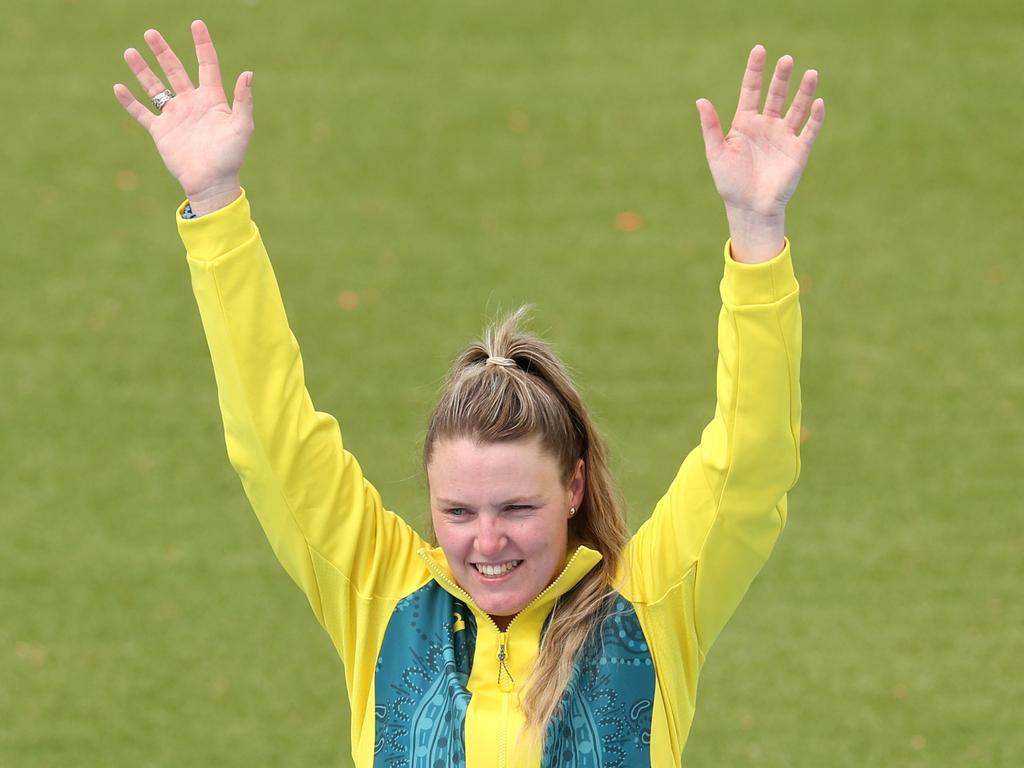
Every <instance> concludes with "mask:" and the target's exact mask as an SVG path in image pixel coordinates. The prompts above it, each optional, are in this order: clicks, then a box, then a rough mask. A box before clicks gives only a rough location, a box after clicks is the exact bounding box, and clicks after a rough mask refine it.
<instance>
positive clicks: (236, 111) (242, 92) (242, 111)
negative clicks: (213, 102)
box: [231, 72, 252, 124]
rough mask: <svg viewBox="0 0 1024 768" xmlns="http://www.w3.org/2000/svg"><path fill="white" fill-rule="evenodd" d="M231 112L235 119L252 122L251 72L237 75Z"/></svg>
mask: <svg viewBox="0 0 1024 768" xmlns="http://www.w3.org/2000/svg"><path fill="white" fill-rule="evenodd" d="M231 113H232V115H233V116H234V118H235V119H236V120H241V121H243V122H245V123H248V124H251V123H252V72H243V73H242V74H240V75H239V76H238V81H237V82H236V83H235V100H234V101H233V102H232V104H231Z"/></svg>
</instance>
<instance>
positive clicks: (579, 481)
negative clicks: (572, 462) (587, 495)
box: [569, 459, 587, 509]
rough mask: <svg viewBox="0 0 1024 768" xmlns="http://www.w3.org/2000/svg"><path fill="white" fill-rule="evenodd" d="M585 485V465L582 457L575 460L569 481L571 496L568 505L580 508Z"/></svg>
mask: <svg viewBox="0 0 1024 768" xmlns="http://www.w3.org/2000/svg"><path fill="white" fill-rule="evenodd" d="M586 487H587V465H586V462H584V461H583V459H577V460H576V469H575V470H573V475H572V480H571V481H570V482H569V491H570V492H571V497H570V500H569V506H572V507H576V509H579V508H580V504H582V503H583V491H584V490H585V489H586Z"/></svg>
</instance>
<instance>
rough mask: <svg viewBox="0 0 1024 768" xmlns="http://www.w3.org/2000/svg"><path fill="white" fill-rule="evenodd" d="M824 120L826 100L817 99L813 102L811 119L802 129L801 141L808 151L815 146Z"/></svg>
mask: <svg viewBox="0 0 1024 768" xmlns="http://www.w3.org/2000/svg"><path fill="white" fill-rule="evenodd" d="M824 122H825V100H824V99H815V100H814V103H813V104H811V119H810V120H808V121H807V125H805V126H804V129H803V130H802V131H800V141H801V143H803V145H804V147H805V149H806V151H808V152H810V151H811V147H813V146H814V140H815V139H816V138H818V131H820V130H821V125H822V123H824Z"/></svg>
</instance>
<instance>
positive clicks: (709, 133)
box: [697, 99, 725, 157]
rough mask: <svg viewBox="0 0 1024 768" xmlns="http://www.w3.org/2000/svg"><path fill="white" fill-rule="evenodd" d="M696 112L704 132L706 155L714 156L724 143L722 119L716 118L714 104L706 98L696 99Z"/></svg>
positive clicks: (716, 113)
mask: <svg viewBox="0 0 1024 768" xmlns="http://www.w3.org/2000/svg"><path fill="white" fill-rule="evenodd" d="M697 112H698V113H699V114H700V129H701V132H702V133H703V134H704V149H705V150H706V151H707V154H708V157H714V156H715V155H717V154H718V153H719V152H721V151H722V147H723V146H724V145H725V137H724V136H723V135H722V121H721V120H719V119H718V112H716V111H715V105H714V104H712V103H711V102H710V101H708V100H707V99H697Z"/></svg>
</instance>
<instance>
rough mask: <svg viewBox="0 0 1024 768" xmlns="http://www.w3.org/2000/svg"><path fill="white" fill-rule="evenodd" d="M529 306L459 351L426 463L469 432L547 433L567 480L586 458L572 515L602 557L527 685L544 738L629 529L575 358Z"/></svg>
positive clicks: (562, 611)
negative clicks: (562, 351) (573, 371)
mask: <svg viewBox="0 0 1024 768" xmlns="http://www.w3.org/2000/svg"><path fill="white" fill-rule="evenodd" d="M528 310H529V307H528V306H522V307H520V308H519V309H518V310H516V311H515V312H512V313H511V314H509V315H508V316H507V317H506V318H505V319H504V320H502V321H501V322H500V323H498V324H496V325H493V326H491V327H489V328H488V329H487V331H486V332H485V334H484V339H483V340H482V341H480V342H476V343H473V344H470V345H469V346H468V347H467V348H466V349H465V350H464V351H463V352H462V353H461V354H460V355H459V356H458V357H457V358H456V360H455V362H454V363H453V364H452V366H451V368H450V370H449V371H448V376H447V379H446V381H445V384H444V387H443V389H442V393H441V398H440V401H439V402H438V404H437V406H436V408H435V409H434V412H433V414H432V415H431V417H430V423H429V426H428V429H427V435H426V440H425V442H424V448H423V464H424V467H427V466H429V464H430V459H431V456H432V454H433V449H434V446H435V445H436V444H437V443H438V442H439V441H441V440H446V439H452V438H463V437H468V438H470V439H473V440H476V441H480V442H485V443H490V442H503V441H508V440H518V439H520V438H529V437H539V438H540V441H541V445H542V446H543V447H544V448H545V449H546V450H547V451H548V452H549V453H550V454H551V455H552V456H553V457H554V458H555V460H556V461H557V462H558V465H559V467H560V468H561V470H562V477H563V481H564V483H565V485H566V487H568V486H569V483H570V481H571V479H572V476H573V472H574V470H575V467H576V464H577V462H578V460H579V459H581V458H582V459H583V461H584V465H585V472H584V476H585V478H586V483H585V487H584V493H583V501H582V503H581V504H580V506H579V508H578V509H577V510H576V514H575V515H574V516H572V517H571V518H570V519H569V521H568V524H569V541H570V543H572V544H585V545H586V546H588V547H590V548H591V549H596V550H597V551H598V552H600V553H601V555H602V559H601V562H600V563H599V564H598V566H597V567H596V568H594V569H593V570H592V571H590V573H588V574H587V575H586V576H584V577H583V578H582V579H581V580H580V581H579V583H578V584H577V585H576V586H575V587H573V588H572V589H571V590H570V591H569V592H567V593H566V594H565V595H563V596H562V597H561V598H559V600H558V601H557V602H556V604H555V608H554V609H552V613H551V616H550V618H549V621H548V625H547V629H546V631H545V632H544V636H543V639H542V640H541V645H540V652H539V656H538V657H537V664H536V666H535V667H534V669H533V671H532V673H531V675H530V677H529V679H528V680H527V681H526V684H525V687H524V689H523V692H522V698H521V702H522V707H523V713H524V715H525V716H526V729H525V730H526V732H527V733H529V734H532V735H533V736H534V737H535V738H538V737H539V738H542V737H543V734H544V733H545V731H546V730H547V727H548V724H549V722H550V721H551V719H552V718H553V717H554V716H555V715H556V714H557V713H558V709H559V705H560V703H561V700H562V697H563V695H564V694H565V690H566V688H567V686H568V684H569V681H570V678H571V676H572V670H573V664H574V662H575V660H576V656H577V654H578V653H579V651H580V649H581V648H582V647H583V645H584V643H585V642H586V641H587V639H588V637H590V635H591V633H592V631H594V630H595V628H596V627H597V625H598V623H599V622H600V621H601V620H602V619H603V618H604V617H605V616H606V615H607V614H608V612H609V611H610V610H611V607H612V605H613V597H614V593H613V592H612V586H611V585H612V581H613V579H614V576H615V573H616V569H617V568H618V566H619V561H620V559H621V557H622V551H623V548H624V547H625V545H626V540H627V537H628V527H627V524H626V516H625V510H624V508H623V504H622V501H621V497H620V496H619V492H618V489H617V487H616V485H615V482H614V480H613V478H612V474H611V471H610V469H609V466H608V454H607V450H606V448H605V444H604V440H603V439H602V438H601V435H600V434H599V433H598V431H597V429H596V427H595V426H594V424H593V422H592V420H591V419H590V416H589V414H588V413H587V409H586V407H585V406H584V404H583V400H582V398H581V397H580V395H579V392H578V391H577V389H576V386H575V384H573V381H572V378H571V376H570V375H569V371H568V369H567V367H566V365H565V364H564V363H563V362H562V361H561V360H560V359H559V358H558V357H557V356H556V355H555V354H554V352H553V351H552V350H551V348H550V347H549V346H548V345H547V344H546V343H545V342H543V341H542V340H540V339H538V338H537V337H535V336H531V335H529V334H526V333H523V332H521V331H520V330H519V325H520V323H521V322H522V321H523V320H524V319H525V317H526V315H527V312H528ZM435 543H436V541H435Z"/></svg>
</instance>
